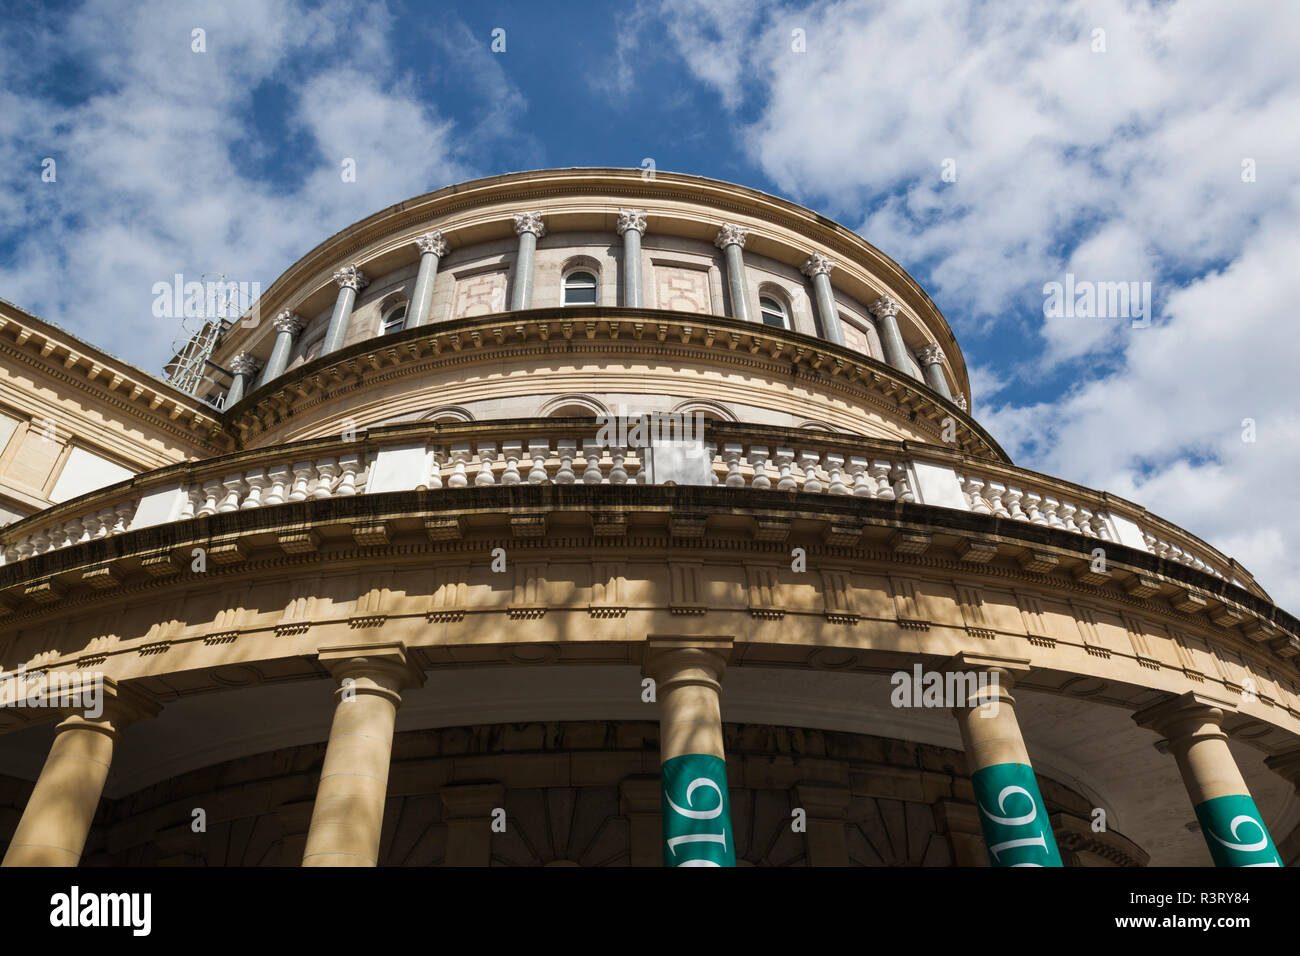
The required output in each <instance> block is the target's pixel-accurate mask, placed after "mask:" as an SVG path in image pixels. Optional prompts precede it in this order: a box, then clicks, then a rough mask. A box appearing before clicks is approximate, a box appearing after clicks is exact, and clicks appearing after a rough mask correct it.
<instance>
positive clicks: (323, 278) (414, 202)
mask: <svg viewBox="0 0 1300 956" xmlns="http://www.w3.org/2000/svg"><path fill="white" fill-rule="evenodd" d="M586 196H592V197H594V196H608V197H611V198H612V199H613V200H614V201H615V204H614V205H612V206H611V208H610V210H609V215H610V229H611V231H613V230H614V228H615V219H616V217H617V213H618V209H619V207H621V206H637V207H644V206H654V205H655V204H658V203H663V202H667V201H675V202H682V203H691V204H698V205H699V206H700V207H701V210H700V215H701V221H702V222H703V221H704V220H708V222H709V224H710V226H711V228H712V229H713V230H714V232H716V230H717V228H718V224H719V223H720V222H722V221H725V220H726V218H727V216H728V215H734V216H736V217H737V218H741V217H743V218H744V220H745V221H746V222H747V223H748V224H750V225H752V228H753V232H752V233H751V237H750V238H751V240H754V241H751V242H750V245H751V246H753V245H755V242H758V240H760V239H761V233H760V230H761V229H762V226H763V224H764V223H768V224H771V225H773V226H779V227H782V228H784V229H788V230H790V231H791V232H794V233H797V234H799V235H800V236H802V237H804V238H805V239H806V240H808V242H806V243H804V246H805V248H806V247H807V246H820V247H821V249H822V250H823V252H824V253H830V254H832V256H831V257H832V258H835V259H836V261H837V262H838V263H839V268H840V272H841V273H846V272H847V271H848V270H849V267H850V266H851V265H852V264H854V263H862V264H863V265H864V266H866V267H867V268H868V269H869V270H870V271H871V272H872V273H874V274H875V275H877V276H878V277H879V278H880V280H881V282H882V283H883V284H884V285H885V286H886V289H883V290H877V291H884V292H888V294H890V295H892V296H894V297H896V298H898V299H899V300H900V301H901V302H902V303H903V304H904V305H905V306H907V307H908V308H909V309H910V310H911V311H912V312H913V313H914V314H915V315H916V316H918V318H919V319H920V320H921V322H922V323H923V324H924V325H926V327H927V328H929V330H930V332H931V333H932V335H933V337H934V338H935V339H937V340H938V342H939V344H940V346H941V347H943V349H944V351H945V354H946V355H947V356H948V360H949V364H950V367H951V369H952V372H953V375H954V377H955V378H956V380H957V386H958V390H960V391H963V392H965V393H966V394H969V393H970V382H969V380H968V377H967V372H966V365H965V359H964V358H963V356H962V353H961V349H960V347H959V346H958V344H957V340H956V337H955V336H954V335H953V332H952V329H951V327H950V326H949V325H948V322H947V320H946V319H945V318H944V317H943V314H942V313H941V312H940V311H939V309H938V307H937V306H936V305H935V304H934V301H933V300H932V299H931V298H930V296H929V295H928V294H927V293H926V292H925V290H924V289H922V288H921V286H920V285H919V284H918V283H917V282H916V280H914V279H913V278H912V277H911V276H910V275H908V274H907V272H906V271H905V270H904V269H903V268H902V267H901V266H900V265H899V264H898V263H897V262H895V261H894V260H893V259H891V258H889V257H888V256H887V255H885V254H884V253H883V252H881V251H880V250H879V249H877V248H876V247H875V246H873V245H871V244H870V243H869V242H867V241H866V240H865V239H863V238H862V237H861V236H859V235H857V234H856V233H854V232H852V231H851V230H849V229H846V228H845V227H843V226H841V225H838V224H837V223H834V222H832V221H831V220H829V219H826V218H825V217H823V216H819V215H817V214H816V213H814V212H812V211H811V210H808V209H805V208H804V207H802V206H799V205H796V204H795V203H792V202H789V201H788V200H784V199H780V198H778V197H775V196H772V195H769V194H767V193H763V192H760V191H759V190H756V189H750V188H748V187H745V186H738V185H735V184H733V183H727V182H723V181H720V180H715V179H707V178H704V177H699V176H689V175H685V174H682V173H670V172H657V173H656V174H655V176H654V178H653V179H647V178H644V177H643V176H642V171H641V170H640V169H612V168H588V169H559V170H538V171H534V172H524V173H511V174H507V175H502V176H493V177H488V178H485V179H478V180H472V181H470V182H466V183H459V184H457V185H454V186H448V187H446V188H444V189H440V190H437V191H435V192H432V193H426V194H425V195H423V196H416V197H413V198H411V199H408V200H405V201H403V202H400V203H397V204H396V205H394V206H390V207H389V208H388V209H385V210H383V211H381V212H378V213H375V214H374V215H371V216H368V217H367V218H365V219H362V220H360V221H359V222H356V223H354V224H353V225H351V226H348V227H347V228H346V229H343V230H341V231H340V232H338V233H336V234H335V235H333V236H331V237H330V238H329V239H326V240H325V241H324V242H322V243H321V244H320V245H318V246H316V248H314V249H312V250H311V251H310V252H308V253H307V254H306V255H305V256H303V257H302V258H301V259H299V260H298V261H297V262H296V263H294V264H293V265H292V266H290V267H289V268H288V269H287V270H286V271H285V272H284V273H283V274H282V275H281V276H280V277H279V278H278V279H276V280H275V282H273V283H272V284H271V286H270V288H268V289H267V290H266V292H265V293H264V294H263V296H262V298H261V300H260V303H259V307H260V308H261V310H262V312H263V313H267V312H270V313H274V312H275V311H276V310H278V309H281V308H289V307H292V308H297V307H298V306H299V305H300V304H301V302H302V300H303V298H304V297H305V296H306V295H308V294H310V293H311V292H313V291H314V290H317V289H319V288H321V287H323V286H325V285H326V284H327V283H330V281H331V280H330V276H331V275H332V274H333V272H334V270H335V269H337V268H338V267H339V266H340V265H341V264H343V263H345V262H351V261H353V260H354V259H356V258H362V257H363V254H364V253H370V252H373V251H377V250H378V249H380V248H387V246H389V245H391V246H393V247H398V246H401V245H403V244H405V245H409V244H410V243H411V242H412V241H414V237H415V236H416V235H418V234H419V233H421V232H424V231H427V230H428V228H429V227H430V226H436V227H438V228H446V227H447V225H448V224H447V223H446V220H448V219H450V218H453V217H456V216H458V215H461V214H463V213H466V212H469V211H471V210H474V209H475V208H479V207H484V206H488V205H497V204H507V205H515V206H516V207H527V206H531V205H540V204H544V202H545V201H546V200H553V199H562V198H571V197H586ZM513 211H518V208H516V209H515V210H513ZM548 215H549V213H548ZM500 226H501V230H500V231H501V236H502V237H504V236H507V235H510V234H511V231H512V229H513V225H512V219H511V216H510V214H503V215H502V217H501V223H500ZM701 238H702V239H706V240H707V241H712V238H713V236H712V234H710V235H708V236H707V237H706V236H705V235H704V234H703V233H702V234H701ZM758 245H759V246H761V242H758ZM758 251H760V252H761V251H762V249H761V248H760V249H759V250H758ZM806 254H807V253H806V252H805V253H804V256H805V257H806ZM800 261H802V257H801V259H800ZM797 266H798V262H796V263H795V267H797ZM864 304H865V303H864ZM238 327H239V326H238V325H237V326H236V329H237V328H238Z"/></svg>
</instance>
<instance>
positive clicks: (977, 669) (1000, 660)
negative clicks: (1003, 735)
mask: <svg viewBox="0 0 1300 956" xmlns="http://www.w3.org/2000/svg"><path fill="white" fill-rule="evenodd" d="M939 669H940V670H941V671H943V672H945V673H949V674H952V673H960V674H971V673H974V674H990V675H993V677H994V678H995V682H994V683H992V684H987V683H986V684H982V685H981V686H977V687H976V688H975V695H974V697H971V698H968V699H967V702H966V704H965V705H958V706H957V707H954V708H953V714H954V715H956V716H960V715H961V714H962V713H964V712H965V711H968V710H973V709H975V708H976V707H985V706H987V705H990V704H994V703H997V704H1006V705H1007V706H1015V703H1016V699H1015V698H1014V697H1012V696H1011V688H1013V687H1014V686H1015V684H1016V681H1018V680H1020V679H1021V678H1022V677H1024V676H1025V675H1026V674H1028V673H1029V659H1028V658H1027V657H995V656H993V655H991V654H980V653H976V652H972V651H961V652H959V653H957V654H954V655H953V656H952V657H950V658H948V659H947V660H946V661H944V662H943V664H941V665H940V667H939Z"/></svg>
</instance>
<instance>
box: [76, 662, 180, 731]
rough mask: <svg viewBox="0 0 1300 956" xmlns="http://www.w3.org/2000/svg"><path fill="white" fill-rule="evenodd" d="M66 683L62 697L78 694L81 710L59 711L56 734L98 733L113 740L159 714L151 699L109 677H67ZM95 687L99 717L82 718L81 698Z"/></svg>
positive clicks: (84, 715)
mask: <svg viewBox="0 0 1300 956" xmlns="http://www.w3.org/2000/svg"><path fill="white" fill-rule="evenodd" d="M70 681H71V683H70V684H68V685H66V686H67V688H68V689H67V691H66V696H69V697H70V696H71V695H73V694H76V693H78V692H80V693H81V695H82V697H81V702H82V706H78V707H66V706H65V707H60V708H59V710H60V712H61V713H63V714H64V715H65V716H64V719H63V720H62V721H61V722H60V723H59V724H58V729H59V730H60V731H62V730H71V729H74V728H80V729H85V730H98V731H101V732H104V733H108V734H109V735H110V736H113V737H116V736H117V735H118V734H120V733H121V732H122V731H123V730H125V729H126V728H127V727H129V726H130V725H131V724H134V723H136V722H137V721H140V720H147V719H149V718H150V717H155V716H157V715H158V712H159V711H160V710H162V707H161V706H160V705H159V704H158V703H157V702H156V701H155V700H154V699H153V698H152V697H149V696H147V695H146V694H142V693H141V692H140V691H138V690H135V689H134V688H132V687H130V686H129V685H126V684H120V683H118V682H117V681H116V680H114V679H113V678H112V677H105V676H103V675H102V674H101V675H98V676H96V675H95V674H93V673H82V674H76V675H70ZM96 683H98V684H99V685H100V688H101V690H100V698H99V700H100V707H99V710H100V711H101V713H100V715H99V716H98V717H91V716H87V714H86V707H85V706H84V703H85V696H86V694H87V693H95V691H94V685H95V684H96Z"/></svg>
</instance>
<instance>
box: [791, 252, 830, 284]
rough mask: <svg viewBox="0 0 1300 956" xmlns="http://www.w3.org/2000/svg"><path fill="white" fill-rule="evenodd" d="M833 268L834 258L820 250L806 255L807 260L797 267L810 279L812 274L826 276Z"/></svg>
mask: <svg viewBox="0 0 1300 956" xmlns="http://www.w3.org/2000/svg"><path fill="white" fill-rule="evenodd" d="M834 268H835V260H834V259H830V258H828V257H826V256H824V255H822V254H821V253H820V252H814V253H813V254H812V255H810V256H809V257H808V261H807V262H805V263H804V264H803V265H802V266H800V267H799V271H800V272H802V273H803V274H804V275H806V276H807V277H808V278H810V279H811V278H812V277H813V276H828V275H830V274H831V270H832V269H834Z"/></svg>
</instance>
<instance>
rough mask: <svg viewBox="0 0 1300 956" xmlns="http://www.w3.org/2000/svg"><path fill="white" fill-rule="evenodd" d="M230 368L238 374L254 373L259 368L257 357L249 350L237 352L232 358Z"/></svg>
mask: <svg viewBox="0 0 1300 956" xmlns="http://www.w3.org/2000/svg"><path fill="white" fill-rule="evenodd" d="M230 370H231V371H232V372H234V373H235V374H236V375H252V374H253V372H255V371H256V370H257V359H255V358H253V356H252V355H251V354H250V353H248V352H236V353H235V357H234V358H232V359H231V360H230Z"/></svg>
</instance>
